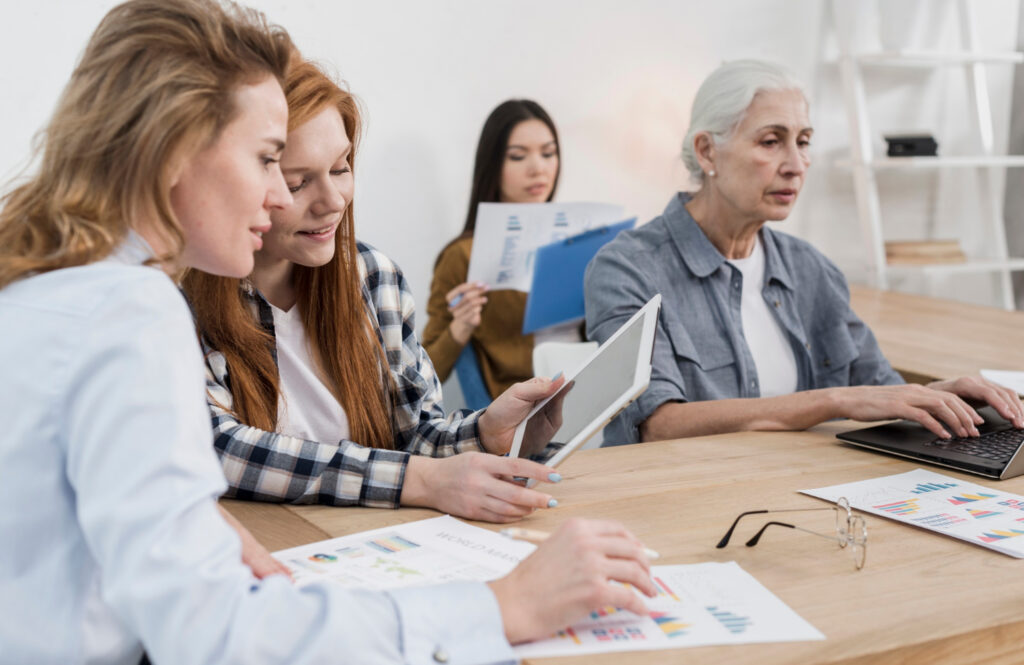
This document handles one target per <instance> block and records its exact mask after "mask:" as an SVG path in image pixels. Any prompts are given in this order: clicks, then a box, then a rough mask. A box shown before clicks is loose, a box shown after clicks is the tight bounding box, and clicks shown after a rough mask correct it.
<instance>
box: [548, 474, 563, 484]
mask: <svg viewBox="0 0 1024 665" xmlns="http://www.w3.org/2000/svg"><path fill="white" fill-rule="evenodd" d="M548 480H550V481H551V482H553V483H560V482H562V474H560V473H553V472H552V473H549V474H548Z"/></svg>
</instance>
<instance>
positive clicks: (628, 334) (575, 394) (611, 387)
mask: <svg viewBox="0 0 1024 665" xmlns="http://www.w3.org/2000/svg"><path fill="white" fill-rule="evenodd" d="M628 326H629V327H628V328H626V329H625V330H624V331H623V332H622V334H621V335H619V336H618V337H616V338H615V339H614V340H612V341H611V342H609V343H608V344H606V345H605V346H603V347H601V350H600V352H599V353H598V354H597V356H595V357H594V358H593V359H592V360H591V361H590V363H588V364H587V366H586V367H584V368H583V369H582V370H580V372H579V373H578V374H576V376H575V377H574V378H573V380H572V381H569V382H567V383H566V384H565V385H564V386H562V389H561V390H559V391H558V393H557V394H556V395H555V396H554V397H552V398H551V400H550V401H548V403H547V404H545V405H544V406H543V407H542V408H541V410H540V411H538V412H537V413H535V414H534V415H533V417H532V418H530V422H528V423H527V424H526V429H525V431H524V433H523V443H522V447H521V448H520V449H519V456H520V457H530V458H532V459H534V460H537V461H539V462H544V461H546V460H548V459H551V458H552V457H554V455H555V454H556V453H557V452H558V451H559V450H561V449H562V447H563V446H565V444H567V443H569V442H570V441H572V440H573V439H574V438H575V437H576V436H577V435H578V434H580V433H581V432H582V431H583V430H584V429H586V427H587V426H588V425H590V423H592V422H594V421H595V420H596V419H598V418H600V417H601V414H602V413H604V411H605V410H606V409H607V408H608V407H610V406H612V405H613V404H614V403H615V401H616V400H618V399H619V398H620V397H621V396H622V394H623V393H625V392H626V391H627V390H629V389H630V387H632V385H633V381H634V378H635V375H636V365H637V355H638V354H639V353H640V344H641V342H642V341H643V332H644V317H642V316H638V317H636V318H635V319H634V320H633V321H632V322H630V323H629V324H628ZM559 417H560V418H561V424H560V425H559V423H558V420H557V419H558V418H559ZM556 427H557V431H555V432H554V435H552V434H551V432H552V430H554V429H555V428H556ZM549 441H550V444H549V443H548V442H549ZM545 446H546V447H545Z"/></svg>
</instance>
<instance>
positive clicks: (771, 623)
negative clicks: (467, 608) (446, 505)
mask: <svg viewBox="0 0 1024 665" xmlns="http://www.w3.org/2000/svg"><path fill="white" fill-rule="evenodd" d="M534 549H535V548H534V546H533V545H530V544H528V543H524V542H520V541H516V540H510V539H508V538H505V537H504V536H501V535H500V534H497V533H494V532H492V531H488V530H486V529H481V528H479V527H475V526H472V525H469V524H466V523H464V522H460V521H459V520H457V519H455V518H453V517H448V516H445V517H436V518H433V519H428V520H421V521H419V522H412V523H409V524H403V525H400V526H394V527H387V528H384V529H376V530H374V531H366V532H363V533H357V534H353V535H350V536H343V537H341V538H335V539H333V540H325V541H322V542H319V543H313V544H311V545H303V546H302V547H295V548H292V549H288V550H282V551H280V552H275V553H274V556H276V557H277V558H278V559H279V560H280V561H282V562H283V563H284V564H285V565H286V566H288V568H289V569H290V570H291V571H292V574H293V575H294V576H295V579H296V583H297V584H304V583H308V582H310V581H311V580H313V579H317V578H324V577H327V578H330V579H332V580H334V581H336V582H338V583H340V584H342V585H344V586H346V587H350V588H354V587H359V588H369V589H387V588H396V587H403V586H413V585H425V584H439V583H443V582H448V581H452V580H476V581H489V580H493V579H496V578H498V577H502V576H503V575H505V574H507V573H508V572H509V571H511V570H512V569H513V568H514V567H515V566H516V564H517V563H519V561H521V560H522V559H523V558H525V557H526V556H528V555H529V554H530V553H531V552H532V551H533V550H534ZM651 571H652V576H653V579H654V583H655V585H656V587H657V589H658V595H657V597H655V598H650V599H647V598H645V602H646V604H647V609H648V612H647V613H646V614H645V615H643V616H637V615H635V614H633V613H631V612H627V611H624V610H620V609H618V608H615V607H605V608H601V609H599V610H596V611H594V612H592V613H591V614H590V616H589V617H588V618H587V619H586V620H584V621H581V622H580V623H577V624H575V625H573V626H571V627H567V628H564V629H563V630H560V631H558V632H557V633H555V634H553V635H552V636H551V638H549V639H546V640H540V641H538V642H532V643H530V644H524V645H520V646H518V647H516V652H517V654H518V655H519V656H520V657H524V658H525V657H533V656H560V655H573V654H588V653H604V652H614V651H636V650H650V649H675V648H681V647H690V646H702V645H711V644H747V643H752V642H788V641H795V640H820V639H824V636H823V635H822V634H821V633H820V632H818V631H817V630H816V629H815V628H814V626H812V625H810V624H809V623H807V622H806V621H804V620H803V619H801V618H800V617H799V616H798V615H797V614H796V613H795V612H793V610H791V609H790V608H789V607H788V606H786V604H785V603H783V602H782V601H780V600H779V599H778V598H777V597H775V595H773V594H772V593H771V592H770V591H768V590H767V589H766V588H764V587H763V586H761V584H760V583H758V581H757V580H756V579H754V578H753V577H751V576H750V575H749V574H747V573H746V572H745V571H743V569H742V568H740V567H739V565H737V564H736V563H734V562H730V563H700V564H693V565H680V566H654V567H653V568H652V569H651Z"/></svg>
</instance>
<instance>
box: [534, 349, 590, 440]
mask: <svg viewBox="0 0 1024 665" xmlns="http://www.w3.org/2000/svg"><path fill="white" fill-rule="evenodd" d="M596 350H597V342H542V343H540V344H538V345H537V346H535V347H533V374H534V376H547V377H552V376H554V375H555V374H558V373H559V372H564V373H565V374H571V373H572V372H575V371H576V370H577V369H579V367H580V366H581V365H583V363H584V362H585V361H586V360H587V358H589V357H590V355H591V354H592V353H594V351H596ZM603 441H604V430H602V431H600V432H598V433H597V434H595V435H594V436H592V437H590V440H589V441H587V442H586V443H584V444H583V446H582V447H581V449H587V448H600V447H601V443H602V442H603Z"/></svg>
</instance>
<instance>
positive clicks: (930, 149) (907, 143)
mask: <svg viewBox="0 0 1024 665" xmlns="http://www.w3.org/2000/svg"><path fill="white" fill-rule="evenodd" d="M885 142H886V143H888V144H889V151H888V152H887V153H886V154H887V155H889V157H934V156H935V155H937V154H938V152H939V144H938V143H936V142H935V139H934V138H933V137H932V135H931V134H889V135H887V136H886V137H885Z"/></svg>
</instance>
